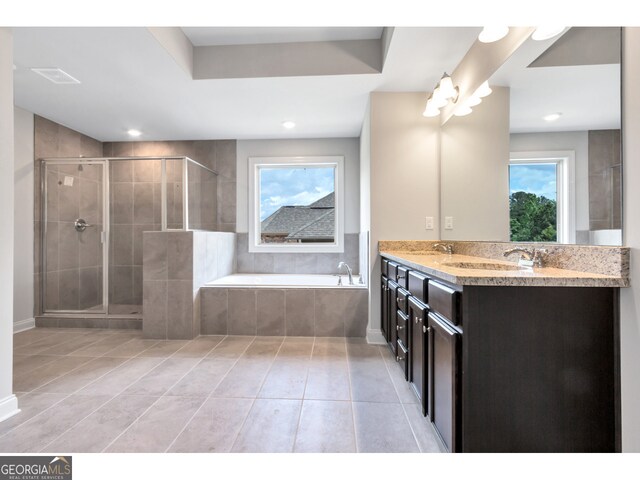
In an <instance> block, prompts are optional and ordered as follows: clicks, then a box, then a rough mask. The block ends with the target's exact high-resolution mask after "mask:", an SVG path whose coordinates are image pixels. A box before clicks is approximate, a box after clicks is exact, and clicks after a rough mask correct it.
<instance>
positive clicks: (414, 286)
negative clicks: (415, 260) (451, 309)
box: [409, 271, 429, 304]
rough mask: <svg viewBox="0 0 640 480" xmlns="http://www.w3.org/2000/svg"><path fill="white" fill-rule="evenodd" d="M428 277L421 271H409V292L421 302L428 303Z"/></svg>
mask: <svg viewBox="0 0 640 480" xmlns="http://www.w3.org/2000/svg"><path fill="white" fill-rule="evenodd" d="M428 285H429V279H428V278H427V277H425V276H424V275H422V274H421V273H418V272H414V271H411V272H409V293H411V295H413V296H414V297H416V298H417V299H418V300H420V301H421V302H422V303H427V304H428V303H429V301H428V298H429V295H428V293H429V292H428V288H429V287H428Z"/></svg>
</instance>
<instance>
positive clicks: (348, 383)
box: [0, 328, 440, 453]
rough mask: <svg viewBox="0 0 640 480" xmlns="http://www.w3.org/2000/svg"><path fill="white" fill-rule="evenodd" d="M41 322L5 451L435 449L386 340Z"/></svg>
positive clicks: (20, 365)
mask: <svg viewBox="0 0 640 480" xmlns="http://www.w3.org/2000/svg"><path fill="white" fill-rule="evenodd" d="M141 335H142V334H141V332H139V331H130V330H129V331H117V330H116V331H114V330H90V329H87V330H83V329H68V330H63V329H46V328H38V329H33V330H29V331H26V332H22V333H18V334H16V335H15V336H14V390H15V391H16V392H17V395H18V398H19V405H20V408H21V409H22V411H21V412H20V413H19V414H18V415H16V416H14V417H12V418H10V419H8V420H6V421H4V422H2V423H0V452H6V453H8V452H28V453H35V452H70V453H83V452H439V451H440V450H439V446H438V442H437V440H436V438H435V436H434V433H433V430H432V428H431V426H430V425H429V424H428V423H427V422H426V421H425V419H424V417H422V415H421V412H420V408H419V406H418V404H417V403H416V399H415V397H414V395H413V394H412V392H411V391H410V390H409V387H408V384H407V383H406V382H405V381H404V379H403V377H402V372H401V370H400V369H399V368H398V366H397V365H396V364H395V362H394V360H393V358H392V356H391V354H390V352H389V351H388V349H387V348H386V347H379V346H373V345H367V344H366V342H364V340H362V339H344V338H320V337H317V338H305V337H242V336H204V337H199V338H196V339H195V340H192V341H155V340H144V339H142V336H141Z"/></svg>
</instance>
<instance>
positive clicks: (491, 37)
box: [478, 26, 509, 43]
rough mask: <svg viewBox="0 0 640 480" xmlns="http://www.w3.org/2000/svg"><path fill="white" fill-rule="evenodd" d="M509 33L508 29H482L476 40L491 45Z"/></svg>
mask: <svg viewBox="0 0 640 480" xmlns="http://www.w3.org/2000/svg"><path fill="white" fill-rule="evenodd" d="M507 33H509V27H504V26H502V27H500V26H498V27H495V26H494V27H484V28H483V29H482V31H481V32H480V35H478V40H480V41H481V42H482V43H492V42H497V41H498V40H500V39H502V38H504V37H506V36H507Z"/></svg>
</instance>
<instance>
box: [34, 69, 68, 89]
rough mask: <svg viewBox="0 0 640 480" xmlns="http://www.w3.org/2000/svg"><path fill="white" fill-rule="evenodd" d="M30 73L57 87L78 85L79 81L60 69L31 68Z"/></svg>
mask: <svg viewBox="0 0 640 480" xmlns="http://www.w3.org/2000/svg"><path fill="white" fill-rule="evenodd" d="M31 71H32V72H34V73H37V74H38V75H41V76H43V77H44V78H46V79H47V80H49V81H50V82H53V83H57V84H58V85H63V84H72V83H80V80H78V79H77V78H74V77H72V76H71V75H69V74H68V73H67V72H65V71H63V70H62V69H60V68H32V69H31Z"/></svg>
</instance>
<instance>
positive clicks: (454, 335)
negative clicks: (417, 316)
mask: <svg viewBox="0 0 640 480" xmlns="http://www.w3.org/2000/svg"><path fill="white" fill-rule="evenodd" d="M428 318H429V321H428V323H429V324H428V326H427V333H428V342H427V350H428V352H429V363H428V378H429V417H430V418H431V422H432V423H433V425H434V426H435V428H436V430H437V431H438V433H439V434H440V437H441V438H442V441H443V442H444V443H445V445H446V447H447V448H448V449H449V451H451V452H458V451H460V446H459V438H460V436H459V434H458V430H459V420H460V413H459V405H460V403H459V393H460V392H459V384H460V382H459V372H458V368H459V363H460V359H459V349H460V333H459V332H458V331H457V330H456V329H455V328H453V326H451V325H450V324H449V323H448V322H447V321H446V320H444V319H442V318H439V317H438V316H437V315H435V314H433V313H429V316H428Z"/></svg>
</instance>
